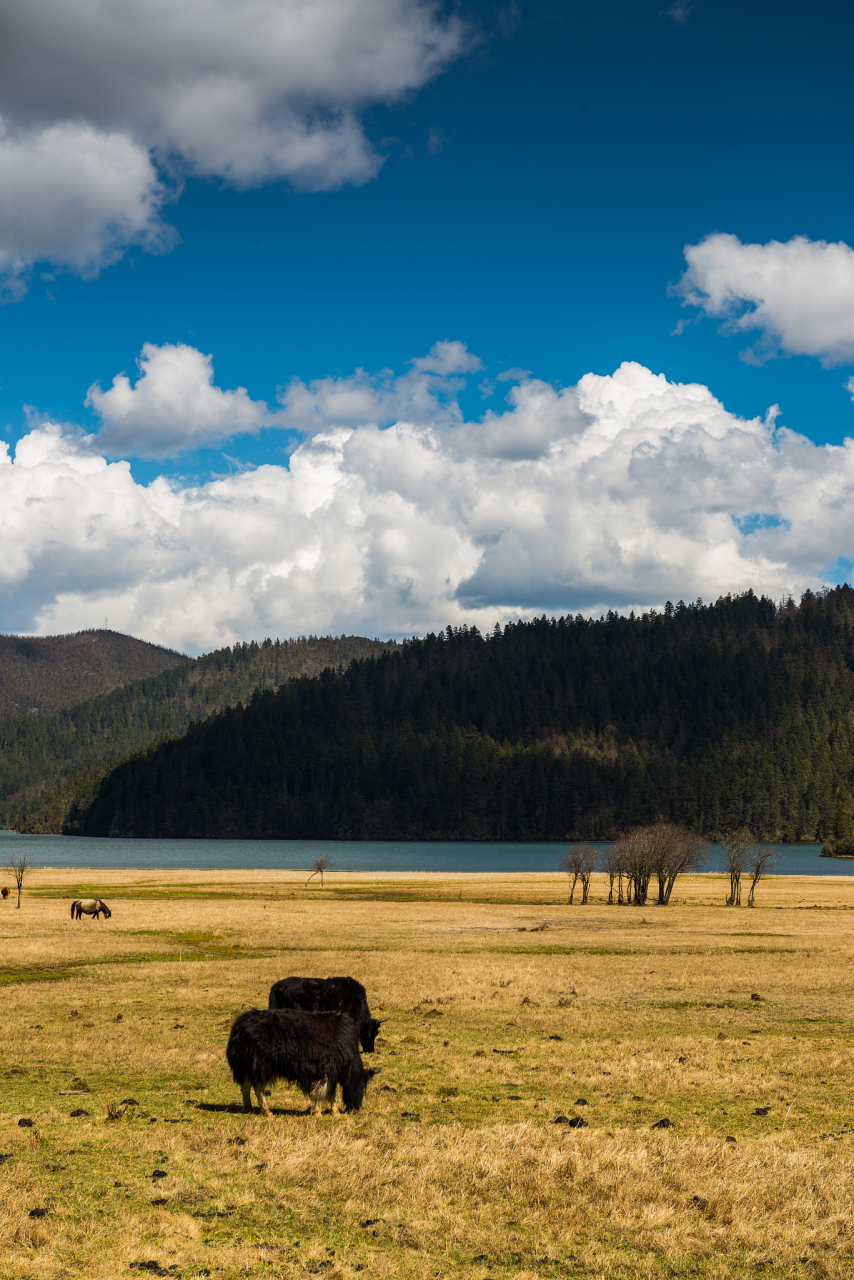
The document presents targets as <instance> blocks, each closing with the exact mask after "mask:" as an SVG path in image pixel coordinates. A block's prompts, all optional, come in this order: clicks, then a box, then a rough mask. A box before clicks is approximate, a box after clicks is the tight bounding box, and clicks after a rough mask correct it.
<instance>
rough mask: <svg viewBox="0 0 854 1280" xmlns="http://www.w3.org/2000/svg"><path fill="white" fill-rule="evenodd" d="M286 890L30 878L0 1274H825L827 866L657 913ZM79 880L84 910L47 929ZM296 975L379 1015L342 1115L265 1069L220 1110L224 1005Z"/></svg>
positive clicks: (835, 1087)
mask: <svg viewBox="0 0 854 1280" xmlns="http://www.w3.org/2000/svg"><path fill="white" fill-rule="evenodd" d="M302 883H303V880H301V879H300V878H299V877H298V876H296V875H295V874H291V873H287V872H282V873H279V874H276V875H270V874H268V873H261V872H252V873H247V874H244V873H237V872H216V873H213V872H212V873H201V872H197V871H192V872H161V873H151V872H109V873H102V872H101V873H99V872H89V873H80V872H66V871H43V872H38V873H33V874H32V875H31V876H30V878H29V879H28V881H27V886H26V891H25V897H24V901H23V905H22V908H21V910H20V911H18V910H16V909H15V907H14V900H12V901H10V902H6V903H5V904H3V905H0V981H2V983H3V985H4V988H5V989H4V1015H5V1016H4V1018H3V1022H2V1025H0V1039H2V1059H0V1062H2V1067H0V1071H2V1075H3V1082H4V1088H3V1105H2V1111H0V1155H2V1156H4V1157H8V1158H7V1159H5V1160H4V1161H3V1163H2V1164H0V1276H2V1277H6V1276H9V1277H12V1276H14V1277H16V1278H17V1277H21V1278H22V1280H30V1278H33V1280H36V1278H38V1280H43V1278H44V1277H51V1280H52V1278H53V1277H58V1278H59V1277H77V1276H87V1277H88V1276H91V1277H99V1278H100V1277H113V1276H136V1275H145V1274H158V1273H160V1274H169V1275H174V1276H179V1277H195V1276H200V1275H203V1274H209V1275H211V1276H217V1277H222V1278H224V1280H227V1278H229V1277H237V1276H246V1275H252V1276H276V1275H288V1276H291V1275H294V1276H301V1275H311V1274H318V1275H320V1274H323V1275H326V1276H329V1277H348V1278H350V1277H352V1278H353V1280H355V1277H357V1276H358V1277H360V1280H368V1277H376V1278H377V1280H386V1278H390V1277H392V1276H394V1277H398V1276H400V1277H406V1278H409V1277H413V1278H414V1277H425V1278H426V1277H434V1276H451V1275H453V1276H457V1275H459V1276H465V1277H471V1280H486V1277H493V1280H499V1278H501V1280H504V1278H505V1277H507V1278H509V1277H516V1278H517V1280H524V1278H527V1277H531V1276H543V1277H552V1276H555V1277H557V1276H563V1275H578V1276H592V1277H603V1278H605V1277H608V1278H609V1280H610V1278H612V1277H613V1278H616V1277H625V1278H626V1280H629V1278H632V1280H634V1278H636V1277H637V1278H640V1277H650V1278H652V1277H655V1278H657V1277H660V1276H674V1277H675V1276H708V1277H724V1276H739V1277H741V1276H744V1277H747V1276H754V1275H756V1276H758V1275H760V1274H761V1275H762V1276H775V1277H777V1276H779V1277H783V1276H786V1277H796V1276H797V1277H801V1276H829V1277H840V1280H841V1278H842V1277H848V1276H850V1275H851V1274H852V1271H854V1226H852V1223H851V1209H850V1206H851V1203H852V1197H854V1108H852V1107H851V1106H850V1105H849V1098H850V1096H851V1088H852V1054H851V1048H852V1044H851V1027H852V1018H854V996H853V995H852V983H851V980H850V977H849V975H850V973H851V969H852V963H851V962H852V950H854V942H852V936H851V935H852V924H854V915H852V912H854V879H848V878H845V877H829V878H816V879H808V878H800V877H778V878H773V879H770V880H768V881H766V882H763V883H762V884H761V885H760V886H759V889H758V892H757V897H758V903H759V905H758V907H757V909H756V910H754V911H749V910H748V909H747V908H741V909H740V910H734V909H731V908H726V907H725V906H724V905H723V901H724V897H725V893H726V883H728V882H725V881H724V879H723V878H721V877H713V876H696V877H691V878H688V879H686V880H685V881H684V883H683V882H679V883H678V884H677V888H676V891H675V892H676V896H677V897H678V901H674V903H673V904H671V906H669V907H668V908H666V909H661V908H656V907H654V906H651V907H646V908H640V909H637V908H631V907H629V908H617V907H607V906H606V905H604V897H605V892H606V890H605V886H604V884H603V882H602V880H601V878H600V879H598V880H597V882H596V883H595V884H594V887H593V893H592V896H593V898H594V899H595V901H593V902H592V903H591V904H590V905H588V906H586V907H580V906H578V905H576V906H574V907H569V906H568V905H567V903H566V896H567V888H566V880H565V879H564V878H561V877H559V876H556V875H516V876H509V875H492V876H487V875H457V876H430V875H416V874H413V875H408V876H404V875H395V876H389V875H368V874H366V875H358V876H356V875H348V876H345V875H342V874H332V875H331V876H329V877H328V878H327V886H326V888H325V889H324V890H322V891H321V890H320V889H319V888H315V887H314V885H312V887H311V888H310V889H309V891H308V892H306V891H304V890H303V889H302ZM83 895H86V896H89V895H99V896H103V897H104V898H106V900H107V901H108V902H109V903H110V906H111V907H112V908H113V917H112V919H111V920H110V921H108V922H104V921H100V922H97V921H91V920H88V919H84V920H83V921H81V922H79V923H77V922H72V921H71V920H70V915H69V910H70V901H71V899H72V898H73V897H77V896H83ZM543 926H545V927H543ZM290 973H308V974H312V973H313V974H320V975H325V974H330V973H352V974H353V975H354V976H356V977H358V978H360V979H361V980H362V981H363V982H364V983H365V985H366V987H367V989H368V992H369V996H370V998H371V1005H372V1009H373V1011H374V1013H375V1014H377V1016H380V1017H387V1018H389V1022H388V1024H387V1026H386V1028H385V1029H384V1034H383V1036H382V1037H381V1040H380V1042H379V1043H378V1049H377V1053H376V1055H375V1057H374V1060H373V1064H372V1065H377V1066H379V1067H380V1068H381V1073H380V1075H379V1076H378V1077H377V1079H376V1080H375V1081H374V1082H373V1084H372V1085H371V1086H370V1088H369V1091H368V1096H367V1100H366V1104H365V1107H364V1109H363V1111H362V1112H360V1113H359V1114H358V1115H356V1116H348V1117H345V1118H343V1119H336V1118H334V1117H331V1116H328V1115H327V1116H324V1117H322V1118H320V1119H314V1118H309V1117H307V1116H306V1115H305V1114H304V1110H305V1106H306V1102H305V1100H304V1099H303V1097H302V1095H301V1094H300V1093H299V1092H298V1091H297V1090H296V1089H293V1088H289V1087H287V1086H285V1085H281V1086H279V1088H278V1089H277V1090H276V1092H275V1093H274V1095H273V1099H272V1101H273V1110H274V1113H275V1118H274V1120H273V1121H272V1122H267V1121H265V1120H263V1119H262V1118H261V1117H260V1116H257V1115H252V1116H244V1115H243V1114H242V1111H241V1110H240V1109H239V1106H238V1104H239V1101H240V1095H239V1091H238V1090H237V1089H236V1088H235V1086H234V1085H233V1083H232V1081H231V1079H230V1075H229V1072H228V1069H227V1067H226V1064H225V1058H224V1048H225V1043H226V1039H227V1036H228V1028H229V1025H230V1022H231V1018H232V1017H233V1015H234V1013H235V1012H237V1011H238V1010H239V1009H240V1008H241V1007H242V1006H247V1005H251V1004H256V1005H261V1006H263V1005H265V1004H266V999H267V991H268V989H269V986H270V984H271V982H272V981H274V980H275V979H277V978H281V977H284V976H286V975H287V974H290ZM754 996H758V997H760V998H759V999H754V998H753V997H754ZM369 1061H370V1059H369ZM81 1081H82V1082H83V1084H81ZM84 1087H85V1090H86V1091H85V1092H81V1091H80V1090H81V1089H82V1088H84ZM127 1098H133V1099H135V1100H136V1103H137V1105H136V1106H132V1105H126V1104H125V1103H124V1100H125V1099H127ZM581 1099H584V1102H583V1103H582V1102H581V1101H580V1100H581ZM81 1108H82V1109H83V1110H85V1111H87V1112H88V1113H89V1114H88V1115H84V1116H78V1117H72V1116H71V1114H70V1113H71V1112H72V1111H74V1110H77V1109H81ZM110 1108H112V1109H113V1113H114V1115H115V1116H116V1118H112V1119H111V1118H109V1113H110ZM765 1108H767V1109H768V1110H767V1113H766V1114H765V1115H757V1114H755V1113H756V1111H757V1110H764V1109H765ZM560 1115H563V1116H566V1117H570V1118H572V1117H575V1116H582V1117H583V1118H584V1119H585V1120H586V1121H587V1127H586V1128H571V1127H569V1125H568V1124H566V1123H560V1124H555V1123H554V1121H555V1119H556V1117H558V1116H560ZM665 1117H666V1118H667V1119H669V1120H670V1121H671V1122H672V1127H671V1128H669V1129H666V1130H657V1129H654V1128H653V1127H652V1126H653V1125H654V1124H655V1123H656V1122H657V1121H659V1120H660V1119H662V1118H665ZM22 1118H27V1119H31V1120H32V1121H33V1124H32V1126H31V1127H20V1126H19V1124H18V1121H19V1120H20V1119H22ZM849 1129H850V1131H849ZM728 1137H734V1138H735V1139H736V1141H735V1142H727V1141H726V1139H727V1138H728ZM155 1172H158V1173H160V1174H162V1175H163V1176H159V1177H154V1176H153V1175H154V1174H155ZM42 1211H45V1212H42ZM31 1215H32V1216H31ZM140 1262H144V1263H152V1262H153V1263H155V1264H156V1268H157V1269H156V1270H155V1269H154V1268H153V1267H152V1268H147V1269H140V1268H139V1267H138V1266H137V1267H134V1266H133V1264H138V1263H140Z"/></svg>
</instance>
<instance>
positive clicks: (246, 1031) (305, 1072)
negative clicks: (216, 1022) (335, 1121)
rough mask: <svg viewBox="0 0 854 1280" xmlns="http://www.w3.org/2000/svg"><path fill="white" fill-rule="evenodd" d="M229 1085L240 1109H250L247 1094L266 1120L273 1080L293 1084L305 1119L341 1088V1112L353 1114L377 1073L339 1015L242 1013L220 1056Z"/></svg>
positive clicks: (348, 1022)
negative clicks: (304, 1101) (239, 1096)
mask: <svg viewBox="0 0 854 1280" xmlns="http://www.w3.org/2000/svg"><path fill="white" fill-rule="evenodd" d="M225 1056H226V1058H227V1059H228V1065H229V1066H230V1067H231V1074H232V1076H233V1077H234V1083H235V1084H236V1085H238V1086H239V1087H240V1090H241V1092H242V1093H243V1110H244V1111H247V1112H248V1111H251V1110H252V1100H251V1097H250V1090H252V1089H254V1090H255V1096H256V1097H257V1099H258V1103H259V1105H260V1107H261V1110H262V1111H263V1113H264V1115H265V1116H267V1117H268V1119H269V1118H270V1115H271V1113H270V1108H269V1106H268V1104H267V1094H268V1093H269V1092H270V1089H271V1087H272V1085H273V1083H274V1082H275V1081H276V1080H289V1081H291V1082H294V1083H296V1084H298V1085H299V1087H300V1089H302V1091H303V1093H304V1094H305V1095H306V1097H307V1098H308V1099H309V1100H310V1106H309V1109H308V1110H309V1114H310V1113H311V1112H312V1111H314V1112H315V1113H318V1112H319V1111H320V1110H321V1109H322V1106H323V1103H324V1102H329V1103H331V1104H332V1112H333V1114H335V1115H338V1114H339V1111H338V1106H337V1103H336V1100H335V1094H336V1090H337V1089H338V1086H339V1085H340V1086H341V1097H342V1100H343V1103H344V1107H345V1109H346V1110H347V1111H358V1110H359V1109H360V1107H361V1105H362V1102H363V1101H364V1097H365V1090H366V1089H367V1087H368V1082H369V1081H370V1080H372V1079H373V1077H374V1076H375V1075H376V1074H377V1073H376V1071H375V1070H374V1069H373V1068H369V1069H366V1068H365V1066H364V1064H363V1063H362V1059H361V1057H360V1056H359V1032H358V1030H357V1027H356V1024H355V1022H354V1021H353V1019H352V1018H350V1017H348V1015H347V1014H345V1013H303V1012H302V1011H301V1010H291V1009H284V1010H274V1009H248V1010H247V1011H246V1013H241V1014H239V1015H238V1017H237V1018H236V1019H235V1021H234V1024H233V1026H232V1028H231V1034H230V1036H229V1037H228V1046H227V1048H226V1051H225Z"/></svg>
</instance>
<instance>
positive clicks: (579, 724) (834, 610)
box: [66, 586, 854, 840]
mask: <svg viewBox="0 0 854 1280" xmlns="http://www.w3.org/2000/svg"><path fill="white" fill-rule="evenodd" d="M162 678H168V677H162ZM852 709H854V591H852V589H851V588H850V587H848V586H843V587H839V588H836V589H835V590H833V591H827V592H823V593H821V594H820V595H814V594H812V593H811V592H807V593H806V594H805V595H804V596H803V598H802V599H801V601H800V604H799V605H795V604H793V603H792V602H791V601H790V602H788V603H787V604H785V605H783V606H777V605H776V604H775V603H774V602H773V601H772V600H768V599H758V598H757V597H756V596H755V595H753V593H752V592H748V593H746V594H745V595H742V596H738V597H735V598H732V597H729V596H727V597H725V598H723V599H721V600H718V601H717V602H716V603H715V604H713V605H703V604H702V602H701V601H698V602H697V603H696V604H691V605H684V604H683V603H682V602H680V603H679V604H678V605H676V606H673V605H671V604H669V603H668V605H667V606H666V607H665V609H664V611H663V612H657V611H655V610H650V611H649V613H646V614H644V615H643V616H642V617H635V616H634V614H632V615H631V616H630V617H628V618H626V617H620V616H618V615H617V614H616V613H609V614H608V615H607V617H605V618H602V619H600V620H599V621H595V620H590V619H585V618H582V617H581V616H580V615H579V616H576V617H575V618H572V617H566V618H559V619H557V618H551V619H548V618H545V617H544V618H541V619H539V620H535V621H533V622H530V623H518V624H516V625H513V626H506V627H505V628H504V630H503V631H501V630H499V629H497V628H496V630H495V632H494V633H492V634H491V635H488V636H482V635H480V634H479V632H478V631H477V630H476V629H471V630H469V629H468V628H465V627H463V628H461V629H458V630H456V631H452V630H451V629H450V628H449V629H448V631H447V632H444V633H440V634H439V635H438V636H435V635H433V636H427V637H426V638H425V639H423V640H413V641H407V642H406V643H405V644H403V645H402V646H401V647H400V648H399V649H398V650H397V651H396V652H390V653H385V654H383V655H381V656H380V657H376V658H368V659H366V660H361V661H358V662H354V663H352V664H351V665H350V666H349V668H348V669H347V670H346V671H345V672H343V673H342V674H335V673H334V672H332V671H327V672H325V673H323V674H322V675H320V676H319V677H318V678H316V679H305V678H304V679H300V680H296V681H294V682H292V683H290V684H287V685H284V686H283V687H281V688H280V689H279V690H278V692H273V691H272V690H267V691H262V692H260V693H258V694H256V695H255V696H254V697H253V698H252V700H251V702H250V703H249V705H248V706H246V707H239V708H231V709H229V710H226V711H223V712H221V713H220V714H218V715H216V716H213V717H211V718H210V719H208V720H206V721H204V722H203V723H201V724H197V725H195V726H193V727H192V728H191V729H190V731H189V732H188V733H187V734H186V735H185V736H184V737H182V738H181V739H179V740H177V741H168V742H163V743H161V744H159V745H156V746H153V747H151V748H150V749H148V750H147V751H144V752H142V753H140V754H139V755H138V756H137V757H136V758H134V759H131V760H129V761H127V762H126V763H124V764H122V765H120V766H118V767H117V768H116V769H115V770H114V771H113V772H112V773H110V774H109V776H107V777H106V778H104V780H103V782H102V783H101V784H100V785H99V786H98V787H97V789H95V792H94V794H93V797H92V800H91V802H87V803H81V804H79V805H78V806H77V808H76V809H75V811H74V812H73V813H72V814H71V816H70V819H69V821H68V823H67V825H66V830H67V831H69V832H70V833H73V832H79V833H80V834H88V835H133V836H163V837H182V836H184V837H186V836H192V837H215V836H221V837H225V836H231V837H255V838H264V837H279V838H319V837H323V838H335V837H344V838H350V839H393V838H398V839H401V838H402V839H412V838H421V839H487V840H563V839H566V838H567V837H610V836H613V835H614V834H615V833H616V832H618V831H619V830H620V829H621V828H625V827H626V826H627V825H630V824H632V823H635V822H645V821H649V820H651V819H656V818H658V817H659V816H661V817H663V818H666V819H671V820H675V821H680V822H686V823H688V824H689V825H691V826H692V827H695V828H696V829H699V830H701V831H703V832H705V833H706V834H714V833H717V832H722V831H731V830H733V829H735V828H740V827H747V828H749V829H750V830H751V831H752V833H753V835H754V836H755V837H757V838H763V839H773V840H815V839H820V838H822V837H823V836H825V835H828V834H831V833H832V832H834V831H837V832H838V834H839V835H840V837H841V835H842V834H844V833H843V832H842V827H843V826H844V821H843V818H844V813H845V812H846V811H847V810H846V806H848V807H849V808H850V799H851V795H852V792H854V711H852ZM840 814H842V815H843V817H840Z"/></svg>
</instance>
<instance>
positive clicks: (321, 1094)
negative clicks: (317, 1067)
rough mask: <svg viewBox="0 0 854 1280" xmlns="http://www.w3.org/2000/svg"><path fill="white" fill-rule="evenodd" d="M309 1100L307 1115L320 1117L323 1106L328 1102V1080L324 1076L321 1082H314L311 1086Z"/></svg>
mask: <svg viewBox="0 0 854 1280" xmlns="http://www.w3.org/2000/svg"><path fill="white" fill-rule="evenodd" d="M308 1096H309V1098H310V1099H311V1106H310V1107H309V1115H312V1114H313V1115H316V1116H319V1115H322V1114H323V1104H324V1102H328V1101H329V1078H328V1076H324V1077H323V1079H322V1080H316V1081H315V1082H314V1084H313V1085H312V1086H311V1089H310V1090H309V1094H308Z"/></svg>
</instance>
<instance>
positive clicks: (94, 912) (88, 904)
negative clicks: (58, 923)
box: [71, 898, 113, 920]
mask: <svg viewBox="0 0 854 1280" xmlns="http://www.w3.org/2000/svg"><path fill="white" fill-rule="evenodd" d="M102 911H103V913H104V918H105V919H106V920H109V918H110V916H111V915H112V914H113V913H112V911H111V910H110V908H109V907H108V906H107V904H106V902H104V900H103V899H102V898H76V899H75V900H74V902H72V904H71V919H72V920H75V919H76V920H80V919H81V918H82V917H83V916H94V917H95V919H96V920H100V918H101V912H102Z"/></svg>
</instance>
